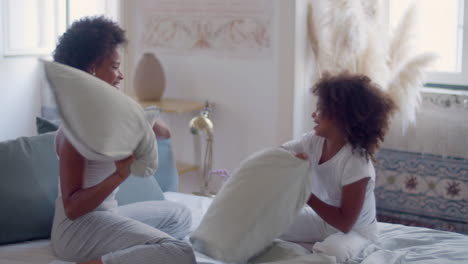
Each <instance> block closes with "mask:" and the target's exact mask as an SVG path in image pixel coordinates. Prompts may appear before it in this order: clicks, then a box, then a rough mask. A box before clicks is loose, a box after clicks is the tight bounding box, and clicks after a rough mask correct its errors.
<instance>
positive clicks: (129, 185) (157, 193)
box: [116, 175, 164, 205]
mask: <svg viewBox="0 0 468 264" xmlns="http://www.w3.org/2000/svg"><path fill="white" fill-rule="evenodd" d="M116 199H117V201H118V202H119V205H125V204H130V203H136V202H142V201H150V200H164V194H163V192H162V190H161V187H159V184H158V182H157V181H156V179H155V178H153V177H144V178H142V177H135V176H132V175H130V177H128V178H127V179H126V180H125V181H124V182H123V183H122V184H121V185H120V187H119V191H118V192H117V195H116Z"/></svg>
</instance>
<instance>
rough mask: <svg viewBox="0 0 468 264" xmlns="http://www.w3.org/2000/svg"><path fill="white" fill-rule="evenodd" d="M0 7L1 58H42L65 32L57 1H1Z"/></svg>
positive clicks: (61, 5)
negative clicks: (39, 56) (31, 56)
mask: <svg viewBox="0 0 468 264" xmlns="http://www.w3.org/2000/svg"><path fill="white" fill-rule="evenodd" d="M1 4H3V5H2V6H1V8H0V9H1V11H2V14H1V16H0V17H1V18H2V21H1V22H2V23H3V33H2V32H0V33H1V34H2V38H3V39H2V40H3V44H4V49H3V55H4V56H24V55H45V54H50V52H51V51H52V49H53V48H54V46H55V39H56V36H57V35H58V34H60V32H63V30H64V29H65V23H64V22H65V16H64V14H65V13H64V10H65V5H64V3H63V1H60V0H5V1H2V2H1Z"/></svg>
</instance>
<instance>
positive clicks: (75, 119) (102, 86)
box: [44, 61, 158, 176]
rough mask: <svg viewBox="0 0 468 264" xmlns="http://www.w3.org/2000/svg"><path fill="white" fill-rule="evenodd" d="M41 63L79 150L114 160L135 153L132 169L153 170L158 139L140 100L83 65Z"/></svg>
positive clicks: (67, 133)
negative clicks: (119, 89)
mask: <svg viewBox="0 0 468 264" xmlns="http://www.w3.org/2000/svg"><path fill="white" fill-rule="evenodd" d="M44 65H45V73H46V76H47V79H48V80H49V83H50V86H51V90H52V93H53V95H54V98H55V101H56V103H57V109H58V112H59V114H60V116H61V118H62V130H63V132H64V133H65V136H66V137H67V139H68V140H69V141H70V143H71V144H72V145H73V146H74V147H75V148H76V149H77V150H78V152H80V154H81V155H83V156H84V157H86V158H87V159H90V160H99V161H115V160H119V159H123V158H125V157H128V156H129V155H131V154H132V153H133V154H134V155H135V161H134V162H133V164H132V166H131V172H132V174H134V175H137V176H150V175H153V173H154V172H155V170H156V168H157V166H158V152H157V145H156V144H157V143H156V140H155V135H154V133H153V130H152V124H150V122H148V121H147V118H146V115H145V112H144V111H143V109H142V108H141V106H140V105H139V104H138V103H137V102H135V101H134V100H133V99H131V98H130V97H128V96H126V95H125V94H123V93H121V92H119V91H118V90H117V89H116V88H115V87H113V86H111V85H109V84H108V83H106V82H104V81H102V80H100V79H98V78H96V77H94V76H92V75H91V74H88V73H86V72H84V71H81V70H78V69H75V68H72V67H69V66H66V65H63V64H59V63H56V62H50V61H45V62H44ZM154 111H157V110H156V109H155V110H154ZM147 115H148V117H149V118H151V119H154V118H153V117H154V115H152V114H150V113H148V114H147ZM151 121H154V120H151Z"/></svg>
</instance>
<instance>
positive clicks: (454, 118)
mask: <svg viewBox="0 0 468 264" xmlns="http://www.w3.org/2000/svg"><path fill="white" fill-rule="evenodd" d="M422 98H423V100H422V105H421V109H420V111H419V112H418V114H417V116H416V123H415V124H413V125H411V126H410V127H408V128H407V129H406V131H403V128H402V125H401V121H400V119H399V118H398V116H397V117H396V118H395V120H394V121H393V122H392V126H391V128H390V131H389V133H388V135H387V137H386V139H385V143H384V147H386V148H391V149H397V150H402V151H410V152H416V153H428V154H435V155H442V156H451V157H461V158H467V159H468V105H465V103H464V102H465V100H466V101H468V92H467V91H449V90H442V89H434V88H425V89H424V92H423V94H422Z"/></svg>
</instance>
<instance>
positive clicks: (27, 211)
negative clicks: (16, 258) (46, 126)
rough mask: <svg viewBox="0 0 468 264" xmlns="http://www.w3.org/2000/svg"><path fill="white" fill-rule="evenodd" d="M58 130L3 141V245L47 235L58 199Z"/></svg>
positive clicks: (0, 225) (0, 193)
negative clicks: (56, 133) (56, 135)
mask: <svg viewBox="0 0 468 264" xmlns="http://www.w3.org/2000/svg"><path fill="white" fill-rule="evenodd" d="M54 139H55V133H46V134H42V135H39V136H33V137H23V138H18V139H16V140H10V141H4V142H0V168H2V184H0V212H1V214H0V230H1V232H0V244H8V243H14V242H21V241H25V240H32V239H40V238H48V237H49V236H50V230H51V227H52V219H53V217H54V204H55V199H56V198H57V186H58V184H57V182H58V162H57V156H56V155H55V150H54V147H53V146H54Z"/></svg>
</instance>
